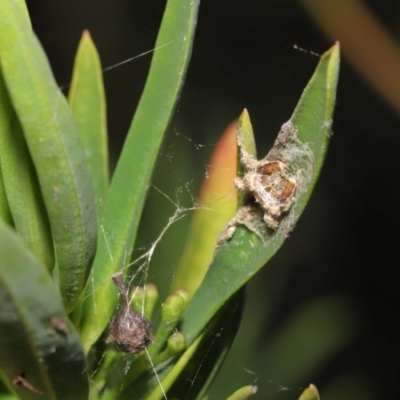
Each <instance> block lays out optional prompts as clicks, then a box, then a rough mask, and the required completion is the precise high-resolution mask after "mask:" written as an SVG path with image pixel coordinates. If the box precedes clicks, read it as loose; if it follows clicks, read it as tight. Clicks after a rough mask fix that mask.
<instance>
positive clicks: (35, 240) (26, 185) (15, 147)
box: [0, 74, 55, 271]
mask: <svg viewBox="0 0 400 400" xmlns="http://www.w3.org/2000/svg"><path fill="white" fill-rule="evenodd" d="M0 162H1V170H2V175H3V180H4V187H5V192H6V195H7V200H8V204H9V207H10V209H11V214H12V218H13V221H14V225H15V228H16V230H17V232H18V233H19V235H20V236H21V237H23V238H24V240H25V241H26V243H27V244H28V246H29V248H30V249H31V251H32V252H33V253H34V254H35V255H36V257H38V258H39V260H40V261H41V262H42V263H43V264H44V265H45V266H46V267H47V269H49V270H50V271H51V270H52V269H53V268H54V262H55V260H54V245H53V238H52V236H51V231H50V224H49V220H48V217H47V213H46V209H45V207H44V203H43V198H42V194H41V192H40V188H39V182H38V180H37V177H36V174H35V170H34V167H33V164H32V160H31V157H30V155H29V153H28V149H27V147H26V143H25V139H24V136H23V132H22V128H21V125H20V123H19V121H18V118H17V116H16V114H15V112H14V110H13V108H12V104H11V101H10V98H9V96H8V93H7V89H6V87H5V85H4V81H3V77H2V76H1V74H0Z"/></svg>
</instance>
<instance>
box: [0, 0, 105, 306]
mask: <svg viewBox="0 0 400 400" xmlns="http://www.w3.org/2000/svg"><path fill="white" fill-rule="evenodd" d="M0 9H1V11H2V14H1V18H0V64H1V69H2V72H3V77H4V80H5V82H6V86H7V89H8V92H9V94H10V97H11V101H12V103H13V106H14V109H15V111H16V113H17V115H18V118H19V121H20V123H21V125H22V128H23V132H24V136H25V139H26V142H27V145H28V148H29V152H30V154H31V157H32V160H33V163H34V165H35V169H36V173H37V176H38V178H39V183H40V187H41V191H42V195H43V198H44V201H45V205H46V209H47V213H48V216H49V220H50V225H51V229H52V234H53V239H54V242H55V248H56V256H57V264H58V267H59V277H60V286H61V289H62V294H63V298H64V302H65V305H66V308H67V310H68V311H71V310H72V309H73V308H74V306H75V305H76V302H77V300H78V296H79V295H80V293H81V290H82V288H83V286H84V283H85V279H86V277H87V274H88V271H89V269H90V266H91V263H92V260H93V257H94V253H95V249H96V235H97V219H96V214H95V206H94V197H93V191H92V185H91V180H90V175H89V171H88V168H87V165H86V160H85V155H84V152H83V149H82V145H81V143H80V140H79V135H78V132H77V129H76V126H75V123H74V121H73V118H72V114H71V110H70V109H69V106H68V103H67V101H66V99H65V98H64V96H63V95H62V93H61V92H60V90H59V89H58V87H57V84H56V82H55V80H54V77H53V75H52V73H51V70H50V66H49V63H48V61H47V58H46V56H45V54H44V51H43V49H42V47H41V46H40V44H39V42H38V40H37V38H36V36H35V35H34V34H33V32H32V29H31V27H30V25H29V23H28V21H27V19H26V16H24V14H23V13H22V12H21V9H20V7H18V6H17V5H16V3H15V0H0Z"/></svg>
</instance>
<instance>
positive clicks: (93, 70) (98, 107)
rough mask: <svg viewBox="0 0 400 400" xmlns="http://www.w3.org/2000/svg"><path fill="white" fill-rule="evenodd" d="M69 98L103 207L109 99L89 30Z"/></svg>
mask: <svg viewBox="0 0 400 400" xmlns="http://www.w3.org/2000/svg"><path fill="white" fill-rule="evenodd" d="M68 100H69V104H70V106H71V109H72V114H73V116H74V119H75V122H76V124H77V126H78V131H79V133H80V137H81V141H82V145H83V148H84V150H85V156H86V161H87V163H88V167H89V172H90V175H91V177H92V182H93V189H94V194H95V198H96V204H97V205H98V206H100V205H101V204H102V203H103V202H104V198H105V195H106V192H107V189H108V181H109V171H108V147H107V120H106V98H105V93H104V85H103V73H102V69H101V64H100V58H99V55H98V53H97V50H96V47H95V45H94V43H93V41H92V39H91V37H90V34H89V31H84V32H83V35H82V39H81V42H80V43H79V48H78V52H77V54H76V57H75V64H74V71H73V74H72V83H71V89H70V91H69V94H68Z"/></svg>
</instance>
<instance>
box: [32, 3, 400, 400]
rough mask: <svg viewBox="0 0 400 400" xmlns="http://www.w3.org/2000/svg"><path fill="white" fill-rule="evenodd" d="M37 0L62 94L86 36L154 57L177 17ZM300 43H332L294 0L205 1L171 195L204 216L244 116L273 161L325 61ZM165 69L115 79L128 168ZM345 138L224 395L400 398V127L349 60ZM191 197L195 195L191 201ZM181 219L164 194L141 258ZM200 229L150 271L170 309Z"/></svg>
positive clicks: (271, 268) (176, 123)
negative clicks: (140, 114)
mask: <svg viewBox="0 0 400 400" xmlns="http://www.w3.org/2000/svg"><path fill="white" fill-rule="evenodd" d="M27 3H28V6H29V9H30V12H31V16H32V21H33V27H34V30H35V32H36V33H37V35H38V36H39V38H40V40H41V42H42V44H43V46H44V48H45V50H46V52H47V54H48V56H49V59H50V62H51V65H52V67H53V70H54V74H55V76H56V79H57V82H58V83H59V85H60V86H65V85H68V83H69V82H70V79H71V71H72V66H73V59H74V54H75V52H76V49H77V46H78V42H79V39H80V36H81V33H82V30H83V29H89V30H90V33H91V35H92V37H93V40H94V42H95V43H96V45H97V47H98V50H99V53H100V57H101V60H102V65H103V67H109V66H112V65H114V64H116V63H118V62H121V61H123V60H126V59H128V58H130V57H133V56H136V55H138V54H140V53H142V52H145V51H147V50H150V49H152V48H153V46H154V43H155V39H156V34H157V30H158V26H159V24H160V20H161V17H162V13H163V10H164V5H165V1H159V0H135V1H133V0H86V1H82V0H68V1H44V0H28V1H27ZM366 3H367V4H368V5H369V6H370V7H371V9H372V10H373V12H374V14H375V16H376V17H377V18H379V20H380V21H381V22H382V23H383V24H384V25H385V26H386V27H387V28H388V29H389V30H390V31H391V32H392V34H393V35H396V33H397V32H399V27H400V3H399V2H398V1H394V0H391V1H385V2H381V1H377V0H374V1H368V2H366ZM354 29H357V27H356V26H355V27H354ZM294 44H297V45H298V46H301V47H303V48H304V49H308V50H311V51H314V52H317V53H323V52H324V51H325V50H327V49H328V48H329V47H330V46H331V44H332V43H331V41H330V40H328V39H326V38H325V37H324V35H323V34H322V33H321V32H320V31H319V30H318V29H317V28H316V27H315V25H314V23H313V22H312V21H311V19H309V17H308V16H307V14H306V12H305V11H304V10H303V8H302V7H301V5H300V4H299V3H298V2H296V1H294V0H290V1H289V0H287V1H282V0H280V1H278V0H269V1H265V0H263V1H262V0H249V1H246V2H243V1H238V0H230V1H227V0H212V1H211V0H204V1H202V3H201V5H200V15H199V20H198V30H197V32H196V38H195V43H194V50H193V54H192V59H191V64H190V67H189V71H188V75H187V79H186V85H185V88H184V90H183V93H182V96H181V99H180V102H179V106H178V109H177V112H176V114H175V117H174V120H173V122H172V124H171V129H170V132H169V135H168V137H167V139H166V142H165V144H164V147H163V152H162V155H161V156H160V160H159V163H158V166H157V170H156V172H155V176H154V184H155V185H156V186H157V187H159V188H160V189H161V190H162V191H163V192H165V193H168V194H169V195H171V196H172V197H173V199H174V200H179V202H180V203H181V204H182V205H186V206H187V205H190V201H191V196H196V193H197V190H198V186H199V184H200V182H201V180H202V178H203V176H204V171H205V165H206V163H207V159H208V158H209V156H210V153H211V151H212V148H213V145H214V144H215V143H216V141H217V139H218V137H219V136H220V135H221V133H222V132H223V130H224V129H225V127H226V126H227V125H228V124H229V123H230V122H231V121H232V120H234V119H235V118H237V117H238V116H239V114H240V113H241V111H242V109H243V108H244V107H246V108H247V109H248V110H249V112H250V116H251V119H252V122H253V127H254V130H255V134H256V138H257V146H258V151H259V156H260V157H261V156H263V155H265V154H266V152H267V151H268V149H269V147H270V146H271V144H272V142H273V140H274V137H275V136H276V134H277V132H278V131H279V128H280V126H281V125H282V123H283V122H285V121H286V120H288V119H289V118H290V116H291V113H292V111H293V109H294V107H295V105H296V103H297V101H298V99H299V97H300V95H301V92H302V90H303V88H304V87H305V85H306V84H307V81H308V79H309V78H310V77H311V74H312V73H313V71H314V68H315V66H316V64H317V62H318V58H317V57H315V56H313V55H311V54H309V53H305V52H300V51H297V50H295V49H293V45H294ZM150 61H151V55H147V56H144V57H140V58H137V59H135V60H134V61H132V62H130V63H127V64H124V65H122V66H120V67H118V68H114V69H112V70H110V71H108V72H106V73H105V74H104V80H105V85H106V94H107V103H108V118H109V137H110V145H111V149H112V156H113V160H115V159H116V157H117V155H118V153H119V151H120V149H121V147H122V144H123V140H124V137H125V134H126V132H127V130H128V127H129V124H130V121H131V118H132V115H133V113H134V110H135V107H136V105H137V103H138V100H139V98H140V94H141V91H142V89H143V85H144V83H145V79H146V74H147V71H148V67H149V63H150ZM399 78H400V71H399ZM66 91H67V88H66V90H64V92H66ZM333 133H334V135H333V137H332V140H331V144H330V148H329V151H328V154H327V159H326V163H325V166H324V167H323V170H322V174H321V177H320V180H319V182H318V184H317V187H316V189H315V192H314V195H313V196H312V199H311V201H310V203H309V205H308V207H307V210H306V211H305V213H304V215H303V216H302V218H301V220H300V222H299V223H298V226H297V228H296V229H295V231H294V233H293V234H292V236H291V237H290V239H289V240H288V241H287V243H286V244H285V246H284V247H283V249H282V250H281V251H280V253H279V254H278V255H277V256H276V257H275V258H274V259H273V260H272V262H270V263H269V264H268V266H267V268H264V270H263V271H262V272H261V273H260V274H259V275H258V276H257V278H256V279H255V280H254V282H252V283H251V284H250V285H249V300H248V306H247V309H246V312H245V318H244V321H243V325H242V328H241V330H240V332H239V336H238V338H237V340H236V342H235V345H234V349H233V351H232V354H231V355H230V356H229V358H228V360H227V363H226V366H225V367H224V369H223V371H222V373H221V375H220V376H219V378H218V379H217V382H216V383H215V387H214V389H213V391H212V392H211V399H222V398H226V397H227V396H228V395H229V394H230V393H232V392H233V391H234V390H235V389H237V388H238V387H240V386H241V385H245V384H250V383H253V382H256V384H257V385H258V386H259V395H258V396H256V398H268V399H296V398H297V397H298V396H299V393H300V387H304V386H306V385H307V384H309V383H310V382H313V383H315V384H317V386H318V387H319V388H320V391H321V394H322V399H323V400H329V399H335V398H336V399H352V400H358V399H378V398H379V399H381V398H386V399H396V398H400V397H399V396H400V387H399V386H400V384H399V379H398V377H399V372H400V368H399V356H400V347H399V345H398V340H399V339H398V338H399V337H400V324H399V323H398V322H396V321H397V319H398V310H399V290H398V286H399V279H398V272H397V271H398V268H399V266H400V263H399V257H398V249H399V244H398V242H397V240H398V238H399V234H398V232H399V222H400V215H399V206H398V203H399V199H398V195H399V190H398V181H399V162H398V161H399V159H400V157H399V149H400V124H399V118H398V115H396V113H395V112H394V111H392V109H391V108H390V106H389V105H387V104H386V103H385V101H384V100H382V99H381V98H380V97H379V95H377V94H376V93H375V92H374V91H373V90H372V89H371V88H370V87H369V86H368V84H367V83H366V82H364V81H363V80H362V79H361V78H360V77H359V75H358V73H357V72H355V71H354V70H353V69H351V67H350V66H349V65H348V64H347V62H346V60H345V59H344V60H343V61H342V68H341V72H340V79H339V88H338V97H337V106H336V111H335V118H334V124H333ZM177 188H188V189H187V190H183V191H182V193H180V194H177ZM173 209H174V206H173V205H172V204H171V203H170V202H168V201H167V202H165V200H163V199H162V196H160V195H159V194H157V193H156V191H154V190H153V191H152V190H151V191H150V194H149V200H148V205H147V207H146V210H145V214H144V218H143V222H142V227H141V235H140V238H139V240H140V243H139V244H138V247H140V246H144V247H146V246H147V247H148V245H149V243H151V242H152V241H153V240H154V239H155V238H156V237H157V234H158V233H159V232H160V231H161V228H162V227H163V226H164V225H165V223H166V221H167V219H168V217H169V216H170V215H171V213H172V212H173ZM188 223H189V218H186V219H184V220H183V221H182V222H180V223H179V224H177V225H176V226H174V227H173V229H171V233H170V234H169V236H167V237H166V238H165V240H164V242H163V241H162V242H161V244H160V248H159V249H157V253H156V254H155V256H154V260H153V264H154V267H153V264H152V266H151V267H150V268H151V269H150V279H152V280H154V281H155V282H156V283H158V284H159V285H160V289H161V292H162V297H163V296H165V295H166V293H167V291H168V284H167V285H165V283H164V286H163V282H165V281H167V282H169V281H170V279H171V278H170V276H171V273H172V272H171V271H173V268H174V265H175V264H176V260H177V259H178V257H179V252H180V251H181V249H182V243H183V238H184V236H185V232H186V229H187V226H188ZM160 266H161V267H160ZM156 271H157V273H156ZM157 279H159V280H160V282H158V281H157Z"/></svg>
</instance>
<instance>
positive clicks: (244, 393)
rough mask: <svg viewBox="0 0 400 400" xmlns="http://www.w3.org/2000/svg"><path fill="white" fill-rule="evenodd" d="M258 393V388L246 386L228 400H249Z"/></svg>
mask: <svg viewBox="0 0 400 400" xmlns="http://www.w3.org/2000/svg"><path fill="white" fill-rule="evenodd" d="M256 393H257V386H254V385H250V386H244V387H242V388H240V389H239V390H237V391H236V392H235V393H233V394H232V395H231V396H229V397H228V398H227V399H226V400H249V399H251V398H252V397H253V396H254V395H255V394H256Z"/></svg>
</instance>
